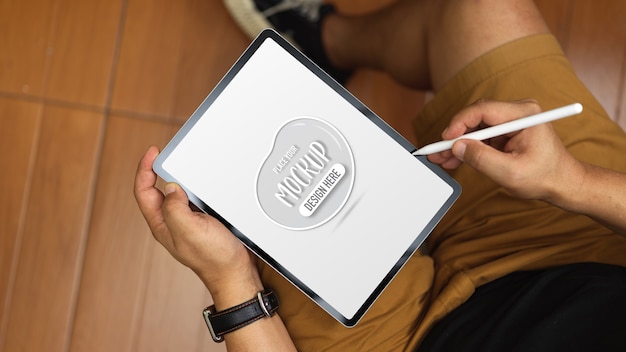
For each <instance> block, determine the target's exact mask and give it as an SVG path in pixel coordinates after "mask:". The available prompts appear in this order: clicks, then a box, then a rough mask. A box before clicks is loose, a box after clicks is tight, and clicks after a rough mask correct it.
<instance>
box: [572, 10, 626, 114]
mask: <svg viewBox="0 0 626 352" xmlns="http://www.w3.org/2000/svg"><path fill="white" fill-rule="evenodd" d="M572 16H573V17H572V25H571V29H570V31H571V32H570V34H569V42H568V44H567V56H568V57H569V58H570V60H571V61H572V65H573V66H574V69H575V70H576V72H577V73H578V75H579V76H580V78H581V80H582V81H583V82H584V83H585V84H586V85H587V87H588V88H589V89H590V90H591V92H592V93H593V94H594V95H595V96H596V98H597V99H598V100H599V101H600V103H601V104H602V105H603V106H604V108H605V109H606V110H607V112H608V114H609V116H611V117H612V118H616V114H617V112H618V102H619V99H620V98H621V97H620V96H619V94H620V93H619V89H620V86H621V80H622V77H621V76H620V72H622V71H621V70H622V67H623V63H624V60H626V57H624V55H626V52H625V48H626V21H624V18H626V2H624V1H619V0H613V1H599V2H598V1H596V2H591V1H585V0H575V1H574V9H573V14H572Z"/></svg>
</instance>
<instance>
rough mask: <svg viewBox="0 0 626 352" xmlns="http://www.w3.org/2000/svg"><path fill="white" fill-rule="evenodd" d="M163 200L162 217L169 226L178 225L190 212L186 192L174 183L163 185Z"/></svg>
mask: <svg viewBox="0 0 626 352" xmlns="http://www.w3.org/2000/svg"><path fill="white" fill-rule="evenodd" d="M164 191H165V200H164V201H163V217H164V219H165V222H166V223H168V225H170V226H176V227H178V226H180V225H183V224H184V223H185V220H184V219H185V218H187V217H189V216H190V214H191V213H192V211H191V209H190V208H189V199H188V198H187V194H186V193H185V191H183V189H182V188H180V186H179V185H177V184H176V183H168V184H167V185H165V190H164Z"/></svg>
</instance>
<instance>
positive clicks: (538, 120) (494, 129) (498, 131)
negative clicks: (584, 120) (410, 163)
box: [413, 103, 583, 155]
mask: <svg viewBox="0 0 626 352" xmlns="http://www.w3.org/2000/svg"><path fill="white" fill-rule="evenodd" d="M582 111H583V106H582V105H581V104H579V103H575V104H571V105H566V106H563V107H560V108H557V109H554V110H548V111H545V112H542V113H539V114H536V115H531V116H528V117H523V118H520V119H517V120H513V121H509V122H505V123H503V124H501V125H496V126H491V127H487V128H485V129H482V130H478V131H475V132H471V133H468V134H464V135H462V136H460V137H457V138H455V139H450V140H447V141H441V142H436V143H432V144H428V145H426V146H423V147H422V148H420V149H418V150H416V151H414V152H413V155H429V154H434V153H439V152H442V151H444V150H449V149H452V145H453V144H454V142H456V141H458V140H459V139H474V140H479V141H482V140H485V139H489V138H493V137H497V136H502V135H504V134H507V133H511V132H515V131H519V130H523V129H524V128H528V127H532V126H536V125H540V124H542V123H546V122H550V121H554V120H558V119H562V118H564V117H568V116H572V115H576V114H580V113H581V112H582Z"/></svg>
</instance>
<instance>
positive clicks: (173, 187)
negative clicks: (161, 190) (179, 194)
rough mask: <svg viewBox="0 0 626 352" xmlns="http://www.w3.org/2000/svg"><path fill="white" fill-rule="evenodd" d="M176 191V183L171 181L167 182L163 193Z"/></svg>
mask: <svg viewBox="0 0 626 352" xmlns="http://www.w3.org/2000/svg"><path fill="white" fill-rule="evenodd" d="M174 192H176V185H175V184H173V183H168V184H167V185H165V195H168V194H170V193H174Z"/></svg>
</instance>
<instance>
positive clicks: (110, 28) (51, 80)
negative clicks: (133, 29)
mask: <svg viewBox="0 0 626 352" xmlns="http://www.w3.org/2000/svg"><path fill="white" fill-rule="evenodd" d="M121 5H122V1H121V0H97V1H93V0H92V1H76V0H59V11H58V15H57V21H56V23H57V25H56V26H55V29H54V34H55V35H54V38H53V39H52V40H51V42H50V52H49V60H50V65H49V72H48V74H47V82H46V87H45V96H46V97H48V98H52V99H57V100H63V101H67V102H72V103H80V104H86V105H96V106H99V107H102V106H104V103H105V100H106V98H107V94H108V90H109V81H110V77H111V66H112V64H113V56H114V52H115V44H116V41H117V33H118V28H119V21H120V13H121ZM27 23H29V24H30V23H31V21H28V22H27Z"/></svg>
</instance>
